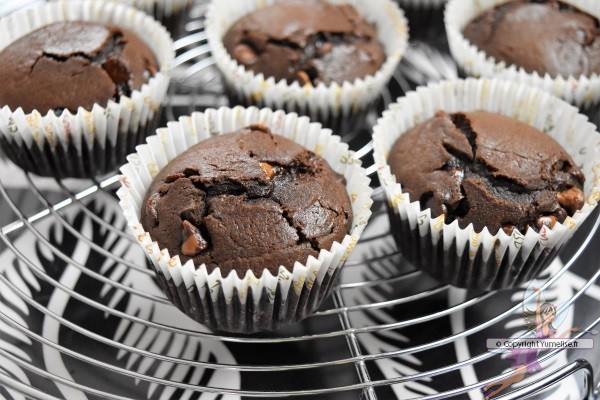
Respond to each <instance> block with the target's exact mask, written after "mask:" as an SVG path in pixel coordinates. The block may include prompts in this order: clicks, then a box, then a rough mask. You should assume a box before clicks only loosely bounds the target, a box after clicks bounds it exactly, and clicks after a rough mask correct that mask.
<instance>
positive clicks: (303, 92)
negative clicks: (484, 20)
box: [206, 0, 408, 135]
mask: <svg viewBox="0 0 600 400" xmlns="http://www.w3.org/2000/svg"><path fill="white" fill-rule="evenodd" d="M329 1H330V2H331V3H348V4H351V5H353V6H354V7H356V9H357V10H358V11H359V12H360V13H361V14H362V15H363V16H364V17H365V18H366V19H367V20H368V21H369V22H371V23H375V24H376V25H377V31H378V39H379V41H380V42H381V43H382V44H383V46H384V48H385V52H386V55H387V59H386V61H385V62H384V64H383V65H382V66H381V68H380V69H379V71H378V72H377V73H376V74H375V75H371V76H367V77H365V78H363V79H356V80H355V81H354V82H344V83H343V84H341V85H340V84H337V83H333V84H331V85H325V84H323V83H321V84H319V85H317V87H313V86H311V85H305V86H300V84H299V83H298V82H294V83H292V84H288V83H287V82H286V81H285V80H280V81H278V82H276V81H275V79H274V78H273V77H265V76H264V75H263V74H255V73H254V72H253V71H251V70H246V68H245V67H244V66H243V65H239V64H238V63H237V61H236V60H235V59H233V58H232V57H231V56H230V55H229V53H228V52H227V49H226V48H225V46H224V45H223V41H222V39H223V36H224V35H225V34H226V33H227V31H228V30H229V28H230V27H231V26H232V25H233V24H234V23H235V22H236V21H237V20H239V19H240V18H241V17H243V16H244V15H246V14H248V13H250V12H252V11H254V10H256V9H258V8H260V7H264V6H268V5H271V4H273V3H274V2H275V0H265V1H256V0H230V1H229V0H228V1H213V2H212V3H211V6H210V8H209V10H208V13H207V20H206V33H207V38H208V44H209V46H210V49H211V52H212V54H213V58H214V60H215V63H216V65H217V68H218V69H219V71H220V72H221V75H222V77H223V83H224V85H225V88H226V92H227V95H228V97H229V100H230V103H231V104H241V105H245V106H250V105H254V106H257V107H270V108H272V109H283V110H286V111H288V112H297V113H299V114H301V115H307V116H309V117H310V118H311V119H312V120H315V121H319V122H321V123H322V124H323V125H324V126H327V127H329V128H331V129H333V130H334V132H335V133H336V134H342V135H343V134H344V133H346V132H349V131H354V130H355V129H356V128H357V127H360V126H361V125H364V119H365V117H366V115H367V113H368V112H369V111H370V110H371V109H373V108H374V106H375V105H376V103H377V100H378V98H379V96H380V94H381V91H382V90H383V89H384V88H385V86H386V85H387V84H388V82H389V81H390V79H391V77H392V75H393V73H394V71H395V69H396V67H397V66H398V63H399V62H400V59H401V58H402V56H403V55H404V52H405V51H406V47H407V44H408V23H407V21H406V19H405V17H404V13H403V12H402V10H401V9H400V8H398V6H397V4H395V3H394V2H393V1H391V0H372V1H368V2H367V1H360V0H329Z"/></svg>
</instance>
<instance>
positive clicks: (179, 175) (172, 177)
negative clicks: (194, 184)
mask: <svg viewBox="0 0 600 400" xmlns="http://www.w3.org/2000/svg"><path fill="white" fill-rule="evenodd" d="M184 177H185V175H184V174H182V173H181V172H178V173H176V174H170V175H167V176H166V177H165V183H173V182H175V181H176V180H178V179H181V178H184Z"/></svg>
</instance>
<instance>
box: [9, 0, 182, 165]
mask: <svg viewBox="0 0 600 400" xmlns="http://www.w3.org/2000/svg"><path fill="white" fill-rule="evenodd" d="M66 20H80V21H95V22H102V23H109V24H114V25H118V26H122V27H124V28H126V29H129V30H131V31H132V32H133V33H135V34H136V35H138V36H139V37H140V38H141V39H142V40H144V42H145V43H146V44H147V45H148V46H149V47H150V49H151V50H152V51H153V52H154V54H155V55H156V58H157V61H158V63H159V66H160V70H159V71H158V72H157V73H156V75H155V76H154V77H152V78H151V79H150V80H149V81H148V83H146V84H144V85H143V86H142V88H141V89H140V90H134V91H133V92H132V94H131V96H130V97H127V96H121V98H120V99H119V101H118V102H115V101H112V100H111V101H109V102H108V104H107V105H106V107H100V106H99V105H97V104H96V105H94V107H93V108H92V110H84V109H83V108H81V107H80V108H79V110H78V111H77V113H76V114H72V113H70V112H69V111H68V110H65V111H64V112H63V113H62V114H61V115H60V116H57V115H56V114H55V113H54V112H53V111H49V112H48V113H47V114H46V115H41V114H40V113H39V112H38V111H36V110H34V111H33V112H31V113H29V114H26V113H25V112H23V110H22V109H21V108H18V109H16V110H11V109H10V108H9V107H8V106H4V107H3V108H2V109H0V146H1V147H2V149H3V150H4V152H5V153H6V154H7V156H8V157H9V158H10V159H11V160H12V161H13V162H15V163H16V164H17V165H19V166H20V167H22V168H24V169H26V170H27V171H30V172H34V173H36V174H39V175H44V176H57V177H89V176H95V175H99V174H103V173H106V172H108V171H110V170H112V169H114V168H116V167H117V166H119V165H121V164H123V163H124V162H125V156H126V155H127V154H129V153H130V152H132V151H133V150H134V149H135V146H136V145H137V144H139V143H141V142H142V141H143V139H144V138H145V137H146V136H147V135H148V134H150V133H152V132H153V131H154V130H155V128H156V124H157V122H158V117H159V110H160V107H161V105H162V103H163V101H164V98H165V96H166V93H167V88H168V85H169V79H170V76H171V70H172V64H173V59H174V52H173V50H172V44H173V42H172V41H171V38H170V36H169V34H168V32H167V31H166V30H165V29H164V28H163V27H162V26H161V25H160V24H159V23H158V22H156V21H155V20H154V19H152V17H150V16H148V15H146V14H144V13H143V12H140V11H137V10H135V9H134V8H132V7H129V6H125V5H121V4H117V3H112V2H106V1H102V0H89V1H76V0H71V1H57V2H53V3H47V4H46V3H44V4H40V5H37V6H34V7H31V8H29V9H27V10H24V11H22V12H19V13H15V14H11V15H9V16H7V17H4V18H3V19H1V20H0V50H1V49H3V48H5V47H6V46H8V45H9V44H10V43H12V42H13V41H15V40H16V39H18V38H20V37H22V36H24V35H26V34H28V33H30V32H32V31H34V30H36V29H38V28H40V27H42V26H45V25H49V24H52V23H55V22H59V21H66ZM32 95H35V94H32Z"/></svg>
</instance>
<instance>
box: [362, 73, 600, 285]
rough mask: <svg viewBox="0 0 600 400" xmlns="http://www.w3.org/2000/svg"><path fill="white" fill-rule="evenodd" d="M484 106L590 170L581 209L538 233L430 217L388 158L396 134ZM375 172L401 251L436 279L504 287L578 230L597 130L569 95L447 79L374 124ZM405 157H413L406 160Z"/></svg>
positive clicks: (598, 177) (598, 161) (593, 184)
mask: <svg viewBox="0 0 600 400" xmlns="http://www.w3.org/2000/svg"><path fill="white" fill-rule="evenodd" d="M438 110H443V111H446V112H448V113H452V112H459V111H463V112H468V111H474V110H485V111H489V112H497V113H500V114H503V115H506V116H508V117H512V118H516V119H518V120H520V121H522V122H524V123H527V124H529V125H532V126H534V127H536V128H537V129H539V130H541V131H542V132H545V133H546V134H548V135H549V136H550V137H552V138H554V139H555V140H556V141H557V142H558V143H560V144H561V145H562V146H563V148H564V149H565V150H566V151H567V152H568V153H569V155H570V156H571V157H572V158H573V160H574V161H575V163H576V164H577V165H578V166H580V167H581V169H582V170H583V173H584V174H585V178H586V181H585V185H584V193H585V196H586V204H585V205H584V207H583V208H582V209H581V210H580V211H577V212H576V213H575V215H573V216H571V217H568V218H567V219H566V220H565V221H564V222H563V223H556V225H555V226H554V227H553V228H552V229H549V228H547V227H543V228H542V229H541V231H540V232H539V233H538V232H536V231H534V230H533V229H531V228H530V229H529V230H528V231H527V232H526V234H522V233H521V232H519V231H518V230H516V229H515V230H514V231H513V233H512V235H511V236H508V235H507V234H506V233H504V231H503V230H502V229H500V230H499V231H498V233H497V234H495V235H492V234H490V232H489V230H488V229H487V228H484V229H483V231H482V232H476V231H475V230H474V229H473V225H472V224H471V225H469V226H468V227H467V228H465V229H461V228H460V227H459V226H458V222H457V221H454V222H452V223H451V224H445V223H444V216H443V215H442V216H439V217H437V218H432V217H431V210H430V209H424V210H423V209H421V206H420V204H419V201H415V202H411V199H410V196H409V195H408V194H407V193H404V192H403V191H402V186H401V185H400V184H399V183H398V182H397V181H396V178H395V176H394V175H393V174H392V172H391V170H390V167H389V166H388V164H387V158H388V155H389V151H390V150H391V148H392V146H393V145H394V143H395V142H396V140H397V139H398V138H399V137H400V136H401V135H402V134H403V133H404V132H406V131H408V130H409V129H411V128H412V127H414V126H415V125H417V124H419V123H421V122H424V121H425V120H427V119H429V118H431V117H433V116H434V114H435V113H436V112H437V111H438ZM373 141H374V157H375V163H376V165H377V173H378V176H379V179H380V182H381V184H382V186H383V189H384V191H385V194H386V198H387V200H388V211H389V214H390V219H391V224H392V232H393V234H394V237H395V239H396V242H397V243H398V246H399V247H400V249H401V251H402V252H403V254H404V256H405V257H406V258H407V259H408V260H409V261H411V262H413V263H414V264H415V266H416V267H417V268H420V269H422V270H424V271H426V272H428V273H429V274H430V275H432V276H433V277H434V278H436V279H438V280H440V281H442V282H445V283H450V284H452V285H454V286H459V287H466V288H470V289H482V290H492V289H502V288H509V287H514V286H516V285H519V284H521V283H523V282H526V281H528V280H530V279H531V278H533V277H534V276H535V275H536V274H538V273H539V272H540V271H542V270H543V269H544V268H545V267H546V266H548V265H549V264H550V262H551V261H552V259H553V258H554V256H556V254H557V253H558V251H559V250H560V249H561V247H562V246H563V245H564V244H565V243H566V242H567V241H568V240H569V238H570V237H571V236H572V235H573V232H575V230H576V229H577V228H578V227H579V226H580V225H581V223H582V222H583V221H584V220H585V219H586V218H587V217H588V216H589V215H590V213H591V212H592V211H593V209H594V208H595V207H596V205H597V204H598V201H599V200H600V135H598V133H597V132H596V127H595V126H594V125H593V124H591V123H590V122H588V119H587V117H586V116H584V115H582V114H580V113H579V112H578V110H577V108H575V107H573V106H571V105H569V104H568V103H566V102H565V101H563V100H561V99H559V98H557V97H555V96H552V95H550V94H549V93H547V92H544V91H541V90H539V89H536V88H532V87H529V86H525V85H522V84H519V83H516V82H509V81H502V80H496V79H492V80H488V79H473V78H470V79H467V80H457V81H445V82H441V83H436V84H430V85H428V86H426V87H419V88H417V90H416V91H413V92H409V93H407V95H406V97H402V98H400V99H398V101H397V103H394V104H392V105H391V106H390V108H389V110H388V111H386V112H384V114H383V117H382V118H380V119H379V121H378V123H377V125H376V126H375V128H374V135H373ZM406 162H411V161H410V160H408V159H407V160H406Z"/></svg>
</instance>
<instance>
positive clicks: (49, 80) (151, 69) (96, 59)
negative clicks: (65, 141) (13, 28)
mask: <svg viewBox="0 0 600 400" xmlns="http://www.w3.org/2000/svg"><path fill="white" fill-rule="evenodd" d="M157 70H158V63H157V61H156V57H155V56H154V54H153V53H152V51H151V50H150V49H149V48H148V46H146V44H145V43H144V42H143V41H142V40H140V39H139V38H138V37H137V36H135V35H134V34H133V33H131V32H130V31H128V30H126V29H123V28H120V27H117V26H112V25H104V24H100V23H94V22H79V21H68V22H58V23H54V24H51V25H47V26H44V27H42V28H40V29H38V30H36V31H33V32H31V33H29V34H27V35H25V36H23V37H22V38H20V39H18V40H16V41H15V42H13V43H11V44H10V45H8V46H7V47H6V48H5V49H4V50H2V51H1V52H0V76H2V90H0V107H4V106H6V105H8V106H9V107H10V108H11V109H12V110H15V109H17V108H19V107H21V108H23V111H24V112H25V113H30V112H32V111H33V110H37V111H38V112H40V113H41V114H42V115H45V114H46V113H47V112H48V111H54V112H55V113H57V114H58V113H60V112H62V111H63V110H65V109H67V110H69V111H70V112H72V113H76V112H77V109H78V108H79V107H83V108H84V109H86V110H88V111H90V110H92V107H93V105H94V104H98V105H100V106H102V107H105V106H106V105H107V104H108V101H109V100H115V101H118V100H119V98H120V97H121V96H123V95H125V96H130V95H131V92H132V91H133V90H138V89H140V88H141V87H142V85H143V84H144V83H146V82H148V80H149V79H150V78H151V77H152V76H154V74H156V71H157Z"/></svg>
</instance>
